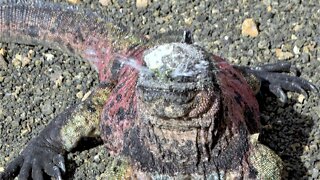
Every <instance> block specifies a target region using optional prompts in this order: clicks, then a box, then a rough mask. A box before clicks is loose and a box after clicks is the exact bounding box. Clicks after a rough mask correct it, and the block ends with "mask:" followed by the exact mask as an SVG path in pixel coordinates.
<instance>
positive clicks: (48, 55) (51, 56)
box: [43, 53, 54, 61]
mask: <svg viewBox="0 0 320 180" xmlns="http://www.w3.org/2000/svg"><path fill="white" fill-rule="evenodd" d="M43 55H44V56H45V57H46V59H47V60H48V61H52V60H53V58H54V55H53V54H50V53H44V54H43Z"/></svg>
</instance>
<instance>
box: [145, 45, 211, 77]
mask: <svg viewBox="0 0 320 180" xmlns="http://www.w3.org/2000/svg"><path fill="white" fill-rule="evenodd" d="M144 61H145V63H146V66H147V68H149V69H150V70H157V69H158V70H161V71H162V70H164V71H166V70H170V71H171V72H172V73H171V76H173V77H175V76H193V75H195V74H199V73H201V71H203V70H205V69H206V68H207V67H208V64H209V63H208V61H207V60H206V59H205V56H204V54H203V52H202V51H201V50H199V48H197V47H196V46H194V45H190V44H185V43H168V44H162V45H159V46H156V47H153V48H151V49H149V50H148V51H146V52H145V54H144Z"/></svg>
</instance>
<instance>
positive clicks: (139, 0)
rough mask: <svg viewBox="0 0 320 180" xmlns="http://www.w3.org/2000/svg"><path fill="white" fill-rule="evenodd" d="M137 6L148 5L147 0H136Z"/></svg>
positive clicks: (143, 6) (144, 6)
mask: <svg viewBox="0 0 320 180" xmlns="http://www.w3.org/2000/svg"><path fill="white" fill-rule="evenodd" d="M136 6H137V8H146V7H147V6H148V0H136Z"/></svg>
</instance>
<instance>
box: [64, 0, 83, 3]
mask: <svg viewBox="0 0 320 180" xmlns="http://www.w3.org/2000/svg"><path fill="white" fill-rule="evenodd" d="M67 1H68V2H69V3H71V4H78V3H79V2H80V0H67Z"/></svg>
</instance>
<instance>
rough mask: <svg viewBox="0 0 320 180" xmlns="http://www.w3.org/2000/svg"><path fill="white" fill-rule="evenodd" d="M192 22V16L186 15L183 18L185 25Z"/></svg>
mask: <svg viewBox="0 0 320 180" xmlns="http://www.w3.org/2000/svg"><path fill="white" fill-rule="evenodd" d="M192 22H193V18H192V17H187V18H185V19H184V23H186V24H187V25H191V24H192Z"/></svg>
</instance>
